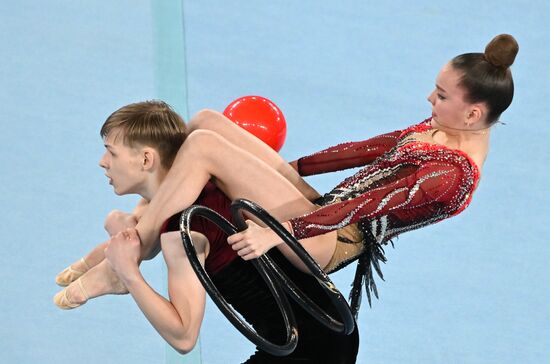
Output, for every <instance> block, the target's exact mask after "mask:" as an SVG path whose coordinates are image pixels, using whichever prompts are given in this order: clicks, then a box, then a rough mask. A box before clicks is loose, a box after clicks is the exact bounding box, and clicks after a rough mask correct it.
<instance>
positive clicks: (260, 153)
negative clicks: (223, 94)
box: [188, 110, 319, 201]
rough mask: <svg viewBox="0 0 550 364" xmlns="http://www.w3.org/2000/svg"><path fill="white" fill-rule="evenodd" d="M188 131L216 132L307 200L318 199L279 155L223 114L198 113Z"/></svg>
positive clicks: (312, 189) (207, 111)
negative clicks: (279, 176)
mask: <svg viewBox="0 0 550 364" xmlns="http://www.w3.org/2000/svg"><path fill="white" fill-rule="evenodd" d="M188 129H189V132H193V131H194V130H199V129H204V130H211V131H214V132H216V133H217V134H219V135H221V136H222V137H223V138H224V139H226V140H227V141H229V142H230V143H232V144H233V145H235V146H237V147H239V148H241V149H244V150H245V151H247V152H249V153H250V154H252V155H254V156H256V157H257V158H259V159H260V160H262V161H263V162H265V163H266V164H267V165H268V166H270V167H271V168H273V169H275V170H276V171H277V172H279V173H280V174H281V175H282V176H283V177H285V178H286V179H287V180H289V181H290V183H292V184H293V185H294V187H296V188H297V189H298V190H299V191H300V192H301V193H302V194H303V195H304V196H305V197H306V198H307V199H308V200H310V201H313V200H315V199H317V198H318V197H319V193H318V192H317V191H315V189H314V188H313V187H311V186H310V185H309V184H308V183H307V182H306V181H304V179H303V178H302V177H300V175H299V174H298V172H296V170H295V169H294V168H292V167H291V166H290V164H288V162H287V161H285V160H284V159H283V158H282V157H281V156H280V155H279V153H277V152H275V151H274V150H273V149H271V148H270V147H269V146H267V144H265V143H264V142H262V141H261V140H260V139H258V138H256V137H255V136H254V135H252V134H250V133H249V132H247V131H246V130H244V129H242V128H240V127H239V126H237V125H236V124H235V123H233V122H231V121H230V120H229V119H228V118H227V117H225V116H224V115H223V114H221V113H219V112H217V111H213V110H202V111H199V112H198V113H197V114H195V115H194V116H193V117H192V118H191V120H190V121H189V123H188Z"/></svg>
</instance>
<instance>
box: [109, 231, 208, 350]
mask: <svg viewBox="0 0 550 364" xmlns="http://www.w3.org/2000/svg"><path fill="white" fill-rule="evenodd" d="M193 238H194V242H195V248H196V250H197V256H198V258H199V260H200V261H201V262H202V263H203V264H204V260H205V259H206V256H207V255H208V247H209V246H208V240H207V239H206V237H204V235H201V234H198V233H193ZM161 246H162V252H163V255H164V259H165V261H166V265H167V267H168V293H169V297H170V300H167V299H166V298H164V297H163V296H161V295H160V294H158V293H157V292H155V291H154V290H153V288H151V287H150V286H149V285H148V284H147V282H146V281H145V280H144V278H143V276H142V275H141V272H140V271H139V268H138V263H137V262H138V261H139V255H140V241H139V237H138V235H137V232H136V230H127V231H126V232H125V233H121V234H118V235H117V236H115V237H113V239H111V241H110V244H109V247H108V248H107V249H106V251H105V254H106V257H107V259H108V261H109V263H110V264H111V266H112V267H113V269H114V270H115V272H116V273H117V275H118V276H119V278H120V279H121V280H122V281H123V283H124V285H125V286H126V287H127V289H128V291H129V292H130V294H131V295H132V297H133V299H134V300H135V301H136V303H137V305H138V306H139V308H140V310H141V311H142V312H143V314H144V315H145V317H146V318H147V320H149V322H150V323H151V325H153V327H154V328H155V329H156V330H157V332H158V333H159V334H160V335H161V336H162V337H163V338H164V340H166V341H167V342H168V343H169V344H170V345H171V346H172V347H173V348H174V349H176V350H177V351H178V352H179V353H182V354H185V353H188V352H189V351H191V350H192V349H193V347H194V346H195V344H196V342H197V338H198V336H199V331H200V326H201V323H202V319H203V316H204V306H205V291H204V288H203V287H202V285H201V283H200V282H199V281H198V279H197V277H196V275H195V273H194V271H193V269H192V267H191V265H190V263H189V261H188V259H187V255H186V254H185V251H184V248H183V245H182V243H181V237H180V235H179V232H171V233H165V234H163V235H162V236H161Z"/></svg>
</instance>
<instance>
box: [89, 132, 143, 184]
mask: <svg viewBox="0 0 550 364" xmlns="http://www.w3.org/2000/svg"><path fill="white" fill-rule="evenodd" d="M123 139H124V137H123V135H122V132H121V131H120V130H116V129H115V130H112V131H111V132H110V133H109V134H108V135H107V137H106V138H105V141H104V142H105V143H104V145H105V149H106V150H105V153H104V154H103V156H102V157H101V160H100V161H99V166H100V167H101V168H103V169H105V176H107V178H108V179H109V184H110V185H112V186H113V188H114V191H115V193H116V194H117V195H126V194H130V193H138V194H139V193H140V191H141V190H142V187H143V185H144V183H145V175H144V171H143V168H142V167H143V166H142V162H143V160H142V155H141V153H140V151H139V150H138V149H136V148H132V147H130V146H127V145H125V144H124V142H123Z"/></svg>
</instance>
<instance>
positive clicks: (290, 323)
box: [180, 205, 298, 356]
mask: <svg viewBox="0 0 550 364" xmlns="http://www.w3.org/2000/svg"><path fill="white" fill-rule="evenodd" d="M195 215H198V216H201V217H204V218H206V219H208V220H210V221H211V222H212V223H214V224H216V225H217V226H218V227H219V228H220V229H222V230H223V231H224V232H225V233H226V234H227V235H233V234H235V233H237V229H236V228H235V227H234V226H233V225H232V224H231V223H230V222H229V221H227V220H226V219H225V218H224V217H223V216H221V215H219V214H218V213H217V212H215V211H213V210H211V209H209V208H207V207H204V206H199V205H193V206H191V207H189V208H188V209H186V210H184V211H183V212H182V214H181V218H180V232H181V237H182V239H183V246H184V247H185V252H186V253H187V257H188V258H189V262H190V263H191V266H192V267H193V270H194V271H195V273H196V274H197V277H198V278H199V280H200V281H201V283H202V285H203V287H204V289H205V290H206V292H207V293H208V295H209V296H210V298H211V299H212V301H214V303H215V304H216V306H218V308H219V309H220V311H221V312H222V313H223V314H224V315H225V317H227V319H228V320H229V321H230V322H231V323H232V324H233V326H235V328H236V329H237V330H239V331H240V332H241V334H243V335H244V336H245V337H246V338H247V339H248V340H250V341H251V342H252V343H253V344H255V345H256V346H258V347H259V348H260V349H262V350H263V351H265V352H267V353H269V354H271V355H275V356H285V355H289V354H290V353H292V352H293V351H294V349H296V345H297V344H298V329H297V325H296V318H295V317H294V313H293V311H292V309H291V308H290V304H289V302H288V299H287V297H286V295H285V294H284V292H283V290H282V288H281V286H280V283H279V281H277V279H276V277H274V276H273V273H272V272H271V271H270V270H269V269H266V268H265V266H264V265H262V264H261V263H259V262H258V261H256V260H252V261H251V263H252V265H253V266H254V267H255V268H256V269H257V270H258V272H259V273H260V275H261V276H262V278H263V279H264V281H265V283H266V284H267V286H268V287H269V290H270V291H271V294H272V295H273V297H274V298H275V301H276V303H277V305H278V307H279V310H280V311H281V315H282V317H283V320H284V323H285V328H286V342H285V343H284V344H282V345H277V344H274V343H272V342H270V341H268V340H266V339H265V338H263V337H262V336H260V335H259V334H258V333H257V332H256V331H255V330H254V329H253V328H252V326H251V325H250V324H248V323H247V322H246V321H244V320H243V319H241V317H240V316H239V315H238V313H237V312H236V310H235V309H234V308H233V307H231V306H230V305H229V304H228V303H227V301H226V300H225V299H224V298H223V296H222V295H221V293H220V292H219V291H218V289H217V288H216V286H215V285H214V283H213V282H212V280H211V279H210V277H209V276H208V273H206V271H205V270H204V268H203V266H202V264H201V263H200V261H199V259H198V258H197V251H196V250H195V246H194V244H193V240H192V239H191V232H190V226H191V218H192V217H193V216H195Z"/></svg>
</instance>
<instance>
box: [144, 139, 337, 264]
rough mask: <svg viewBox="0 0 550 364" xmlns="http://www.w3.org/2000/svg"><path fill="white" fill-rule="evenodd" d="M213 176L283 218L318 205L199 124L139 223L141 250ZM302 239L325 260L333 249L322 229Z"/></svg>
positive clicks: (230, 192)
mask: <svg viewBox="0 0 550 364" xmlns="http://www.w3.org/2000/svg"><path fill="white" fill-rule="evenodd" d="M211 179H212V180H213V181H214V183H215V184H216V185H217V186H218V187H219V188H220V189H221V190H222V191H224V192H225V194H226V195H227V196H228V197H229V198H230V199H236V198H247V199H250V200H252V201H255V202H257V203H259V204H260V205H261V206H263V207H264V208H265V209H266V210H268V211H269V212H270V213H271V214H273V215H274V217H275V218H277V219H279V220H280V221H286V220H288V219H290V218H292V217H296V216H299V215H302V214H305V213H308V212H311V211H314V210H316V209H317V208H318V207H317V206H315V205H314V204H312V203H311V202H310V201H309V200H307V199H306V198H305V197H304V196H303V195H302V193H301V192H300V191H299V190H298V189H297V188H296V187H295V186H294V185H293V184H292V183H291V182H289V180H287V179H286V178H284V177H283V176H281V174H279V173H278V172H277V171H275V170H274V169H273V168H271V167H270V166H269V165H267V164H266V163H265V162H263V161H262V160H260V159H259V158H257V157H256V156H254V155H252V154H250V153H249V152H247V151H246V150H243V149H242V148H239V147H237V146H235V145H234V144H232V143H230V142H229V141H228V140H226V139H224V138H223V137H221V136H220V135H219V134H217V133H214V132H211V131H208V130H196V131H194V132H193V133H191V134H190V135H189V137H188V138H187V140H186V142H185V143H184V145H183V147H182V148H181V149H180V151H179V152H178V155H177V156H176V159H175V161H174V164H173V166H172V168H171V169H170V172H169V173H168V175H167V176H166V178H165V180H164V182H163V184H162V185H161V187H160V189H159V190H158V192H157V194H156V195H155V197H154V198H153V199H152V201H151V203H150V205H149V208H148V210H147V211H146V212H145V213H144V215H143V216H142V218H141V219H140V221H139V222H138V224H137V226H136V228H137V230H138V231H139V234H140V237H141V241H142V244H143V251H145V252H146V251H147V249H148V244H150V242H151V241H152V239H153V238H154V237H155V236H158V234H159V228H160V226H161V224H162V223H163V222H164V221H165V220H166V219H167V218H169V217H170V216H172V215H173V214H175V213H177V212H178V211H181V210H183V209H185V208H187V207H189V206H190V205H191V204H192V203H193V202H194V201H195V199H196V198H197V196H198V195H199V193H200V191H201V190H202V188H203V187H204V185H205V184H206V183H207V182H208V181H209V180H211ZM303 243H304V246H305V247H306V249H308V251H309V252H310V254H311V255H312V256H313V257H314V258H315V259H316V260H317V262H318V263H319V264H320V265H321V266H324V265H325V264H326V263H327V262H328V261H329V259H330V258H331V256H332V253H333V252H334V248H335V245H336V234H335V233H329V234H325V235H321V236H318V237H315V238H310V239H307V240H306V241H304V242H303Z"/></svg>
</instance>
